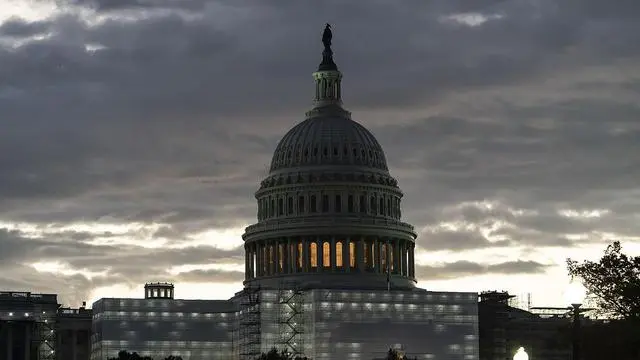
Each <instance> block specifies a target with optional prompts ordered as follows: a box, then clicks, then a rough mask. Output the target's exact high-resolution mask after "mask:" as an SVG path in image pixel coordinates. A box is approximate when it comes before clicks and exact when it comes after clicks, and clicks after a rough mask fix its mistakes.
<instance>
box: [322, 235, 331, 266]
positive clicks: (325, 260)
mask: <svg viewBox="0 0 640 360" xmlns="http://www.w3.org/2000/svg"><path fill="white" fill-rule="evenodd" d="M322 266H324V267H330V266H331V244H329V243H328V242H327V241H325V242H324V243H323V244H322Z"/></svg>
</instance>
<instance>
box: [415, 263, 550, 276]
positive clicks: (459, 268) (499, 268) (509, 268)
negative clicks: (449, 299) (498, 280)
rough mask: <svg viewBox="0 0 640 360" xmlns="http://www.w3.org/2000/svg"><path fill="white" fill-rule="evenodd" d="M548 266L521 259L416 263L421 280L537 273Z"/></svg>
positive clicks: (417, 273)
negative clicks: (495, 262)
mask: <svg viewBox="0 0 640 360" xmlns="http://www.w3.org/2000/svg"><path fill="white" fill-rule="evenodd" d="M548 266H549V265H545V264H541V263H538V262H535V261H519V260H518V261H508V262H503V263H498V264H494V265H484V264H480V263H476V262H471V261H456V262H452V263H446V264H443V265H441V266H427V265H416V275H417V277H418V278H419V279H421V280H446V279H455V278H461V277H466V276H476V275H487V274H498V275H518V274H536V273H542V272H544V271H545V270H546V269H547V268H548Z"/></svg>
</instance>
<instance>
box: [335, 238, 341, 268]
mask: <svg viewBox="0 0 640 360" xmlns="http://www.w3.org/2000/svg"><path fill="white" fill-rule="evenodd" d="M336 266H338V267H342V241H338V242H337V243H336Z"/></svg>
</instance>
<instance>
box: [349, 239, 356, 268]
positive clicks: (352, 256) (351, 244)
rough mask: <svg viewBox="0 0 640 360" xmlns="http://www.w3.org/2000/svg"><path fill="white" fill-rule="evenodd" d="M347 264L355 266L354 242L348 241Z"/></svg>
mask: <svg viewBox="0 0 640 360" xmlns="http://www.w3.org/2000/svg"><path fill="white" fill-rule="evenodd" d="M349 266H351V267H352V268H354V267H356V243H354V242H353V241H350V242H349Z"/></svg>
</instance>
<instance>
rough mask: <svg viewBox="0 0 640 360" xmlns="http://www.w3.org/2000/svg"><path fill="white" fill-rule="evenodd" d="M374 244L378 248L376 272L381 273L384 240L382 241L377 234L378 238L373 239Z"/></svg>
mask: <svg viewBox="0 0 640 360" xmlns="http://www.w3.org/2000/svg"><path fill="white" fill-rule="evenodd" d="M373 244H374V246H375V248H376V254H375V255H376V256H375V259H376V271H375V272H376V273H381V272H382V253H381V250H382V241H380V238H379V237H377V236H376V238H375V239H374V240H373Z"/></svg>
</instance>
